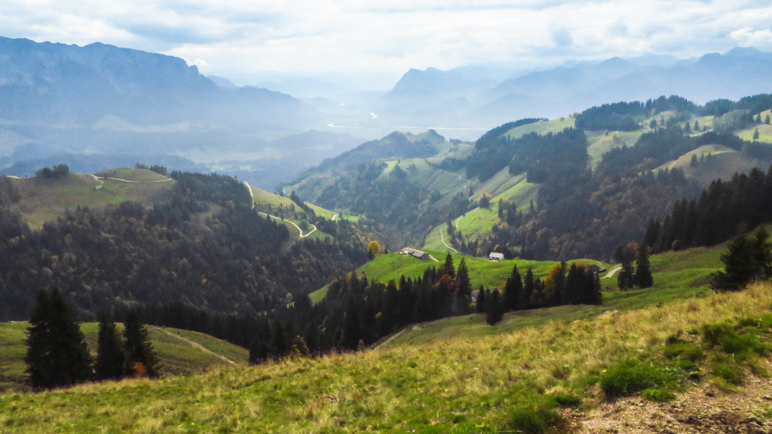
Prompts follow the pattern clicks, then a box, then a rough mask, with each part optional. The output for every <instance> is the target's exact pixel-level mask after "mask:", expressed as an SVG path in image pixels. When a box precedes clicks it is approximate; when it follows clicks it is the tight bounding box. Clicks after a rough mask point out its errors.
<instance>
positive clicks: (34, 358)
mask: <svg viewBox="0 0 772 434" xmlns="http://www.w3.org/2000/svg"><path fill="white" fill-rule="evenodd" d="M25 362H26V363H27V373H29V375H30V382H31V383H32V386H33V387H35V388H54V387H62V386H70V385H73V384H77V383H80V382H83V381H86V380H87V379H88V378H89V377H90V376H91V356H90V355H89V353H88V347H87V346H86V342H85V340H84V337H83V333H82V332H81V331H80V326H79V325H78V323H77V322H76V321H75V318H74V317H73V315H72V312H71V311H70V308H69V307H68V306H67V305H66V304H65V302H64V299H63V298H62V296H61V295H60V294H59V291H58V290H57V289H54V290H53V291H52V292H51V294H48V293H46V292H45V291H41V292H40V293H39V294H38V297H37V300H36V305H35V308H34V309H33V311H32V315H31V317H30V327H29V328H28V329H27V355H26V357H25Z"/></svg>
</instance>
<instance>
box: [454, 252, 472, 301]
mask: <svg viewBox="0 0 772 434" xmlns="http://www.w3.org/2000/svg"><path fill="white" fill-rule="evenodd" d="M456 281H457V282H458V292H456V308H457V310H458V312H459V313H462V314H464V313H469V298H470V297H471V295H472V281H471V280H470V279H469V269H468V268H467V267H466V261H464V259H463V258H461V263H459V264H458V273H457V276H456Z"/></svg>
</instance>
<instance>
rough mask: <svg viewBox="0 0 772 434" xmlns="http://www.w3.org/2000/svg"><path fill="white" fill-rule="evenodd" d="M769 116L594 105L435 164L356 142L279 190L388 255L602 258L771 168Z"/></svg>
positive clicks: (756, 110)
mask: <svg viewBox="0 0 772 434" xmlns="http://www.w3.org/2000/svg"><path fill="white" fill-rule="evenodd" d="M770 108H772V96H770V95H757V96H752V97H746V98H742V99H740V100H738V101H730V100H714V101H710V102H708V103H706V104H705V105H698V104H695V103H693V102H691V101H688V100H686V99H684V98H681V97H678V96H670V97H660V98H657V99H654V100H648V101H646V102H636V101H633V102H620V103H614V104H604V105H602V106H598V107H592V108H589V109H587V110H585V111H584V112H582V113H577V114H574V115H572V116H571V117H570V118H568V119H565V118H561V119H560V120H554V121H546V120H545V119H538V118H528V119H522V120H519V121H516V122H510V123H507V124H504V125H502V126H500V127H497V128H494V129H493V130H490V131H489V132H487V133H485V134H484V135H483V136H481V137H480V139H478V140H477V142H476V143H475V144H474V146H468V145H460V144H458V143H455V142H453V141H450V142H444V145H443V144H442V142H434V145H433V146H434V147H435V148H436V149H437V152H435V153H434V155H428V154H429V153H430V148H428V147H417V148H416V150H415V152H417V153H418V154H415V155H414V154H410V153H405V152H404V150H403V151H402V152H397V151H396V150H393V151H392V152H388V151H384V152H381V153H380V154H374V153H373V152H372V150H371V148H373V145H372V144H371V145H368V146H363V147H360V148H357V149H355V150H352V151H350V152H349V153H347V154H348V155H349V157H346V158H349V159H350V158H351V156H354V155H357V156H359V157H358V159H357V160H356V161H357V162H358V166H356V167H355V166H354V165H353V164H344V163H343V160H344V158H343V157H344V156H341V159H340V161H337V160H331V161H329V162H327V163H326V164H325V165H323V166H320V167H319V168H317V169H314V170H312V171H310V172H308V174H307V175H306V177H305V178H302V179H301V180H300V182H298V183H296V184H294V185H289V186H285V188H286V189H288V190H298V191H300V192H301V194H302V195H303V196H304V198H307V199H308V200H311V201H314V202H318V203H320V204H322V205H324V206H326V207H328V208H334V209H337V210H341V211H344V212H350V213H353V214H358V215H362V216H364V217H366V221H370V222H371V223H372V227H373V228H375V229H374V230H373V233H374V234H377V235H376V236H378V237H379V239H381V240H382V241H383V242H385V244H386V245H387V246H388V247H389V248H391V249H396V248H399V247H401V246H402V245H406V244H414V245H426V246H431V248H443V246H444V248H447V249H448V251H458V252H461V253H464V254H470V255H477V256H487V255H488V253H489V252H491V251H496V252H500V253H504V254H505V256H507V257H515V256H520V257H524V258H536V259H571V258H577V257H593V258H596V259H609V258H611V257H612V255H613V251H614V249H615V247H616V246H618V245H620V244H625V243H627V242H630V241H636V242H638V241H641V240H642V237H643V235H644V232H645V229H646V227H647V224H648V221H649V220H650V219H659V220H662V219H664V218H665V216H666V215H667V213H669V212H670V211H671V209H672V206H673V204H674V203H676V201H679V200H682V199H686V200H692V199H696V198H697V197H698V196H699V195H700V191H701V190H702V189H703V188H706V187H707V186H708V185H709V184H710V182H711V181H712V180H714V179H719V178H720V179H723V180H728V179H730V178H731V177H732V176H733V175H734V173H735V172H737V171H748V170H750V169H752V168H754V167H759V168H763V169H766V167H768V166H769V165H770V164H772V145H770V144H767V143H764V142H762V141H760V140H759V139H760V138H761V137H766V136H763V135H764V134H766V131H767V130H766V126H767V124H766V121H767V118H768V117H769V115H768V114H769V113H770V112H769V109H770ZM759 130H761V133H759ZM754 131H755V132H754ZM751 133H752V134H751ZM748 134H751V135H752V138H750V139H743V138H741V137H747V135H748ZM740 136H741V137H740ZM394 137H397V136H393V137H392V136H389V137H387V138H385V139H384V143H391V142H392V141H393V140H394ZM384 149H389V148H388V146H386V147H384ZM367 156H369V157H372V159H370V160H368V161H364V160H363V159H364V158H365V157H367ZM411 157H412V158H411ZM311 180H313V182H311ZM310 185H317V186H319V187H316V188H313V187H309V186H310Z"/></svg>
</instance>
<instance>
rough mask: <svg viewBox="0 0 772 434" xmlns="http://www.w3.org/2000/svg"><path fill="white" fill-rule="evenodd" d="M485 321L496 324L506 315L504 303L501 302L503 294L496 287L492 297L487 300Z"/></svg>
mask: <svg viewBox="0 0 772 434" xmlns="http://www.w3.org/2000/svg"><path fill="white" fill-rule="evenodd" d="M486 304H487V306H486V309H485V312H486V315H485V322H487V323H488V324H490V325H494V324H496V323H498V322H499V321H501V318H503V317H504V304H503V303H502V302H501V294H499V290H498V289H494V290H493V292H492V293H491V296H490V298H489V299H488V300H487V301H486Z"/></svg>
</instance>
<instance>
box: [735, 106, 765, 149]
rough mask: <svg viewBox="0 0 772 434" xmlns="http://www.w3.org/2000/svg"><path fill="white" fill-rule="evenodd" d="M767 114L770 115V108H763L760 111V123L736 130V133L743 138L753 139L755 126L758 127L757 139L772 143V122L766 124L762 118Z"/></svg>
mask: <svg viewBox="0 0 772 434" xmlns="http://www.w3.org/2000/svg"><path fill="white" fill-rule="evenodd" d="M754 116H755V114H754ZM767 116H770V117H772V110H765V111H763V112H761V124H755V125H752V126H751V127H750V128H747V129H745V130H742V131H738V132H737V135H738V136H740V138H741V139H743V140H748V141H753V132H754V131H756V128H758V129H759V141H760V142H764V143H772V124H770V125H767V124H765V123H764V120H765V119H766V117H767Z"/></svg>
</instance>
